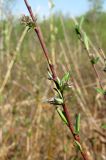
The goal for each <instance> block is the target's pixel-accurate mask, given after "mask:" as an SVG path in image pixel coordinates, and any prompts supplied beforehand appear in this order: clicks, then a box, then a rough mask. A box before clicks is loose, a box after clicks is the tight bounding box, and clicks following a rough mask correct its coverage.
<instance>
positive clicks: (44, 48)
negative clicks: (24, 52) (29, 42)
mask: <svg viewBox="0 0 106 160" xmlns="http://www.w3.org/2000/svg"><path fill="white" fill-rule="evenodd" d="M24 2H25V4H26V7H27V9H28V11H29V13H30V16H31V18H32V21H33V22H34V23H35V25H36V27H35V28H34V30H35V32H36V34H37V36H38V39H39V42H40V44H41V47H42V50H43V52H44V55H45V58H46V60H47V63H48V65H49V68H50V70H51V73H52V77H53V80H54V81H56V80H57V75H56V71H55V68H54V66H53V64H52V63H51V61H50V59H49V53H48V50H47V48H46V45H45V42H44V39H43V36H42V32H41V30H40V27H39V26H38V25H37V24H36V20H35V17H34V14H33V12H32V9H31V6H30V5H29V4H28V1H27V0H24ZM62 107H63V110H64V113H65V117H66V119H67V122H68V127H69V129H70V131H71V133H72V135H73V138H74V140H75V141H77V142H78V143H79V145H81V142H80V137H79V135H78V134H75V133H74V127H73V124H72V119H71V116H70V113H69V111H68V109H67V106H66V104H65V103H64V104H63V105H62ZM80 152H81V155H82V157H83V160H88V156H87V154H86V153H85V152H84V151H83V150H80Z"/></svg>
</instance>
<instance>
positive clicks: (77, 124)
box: [75, 113, 81, 134]
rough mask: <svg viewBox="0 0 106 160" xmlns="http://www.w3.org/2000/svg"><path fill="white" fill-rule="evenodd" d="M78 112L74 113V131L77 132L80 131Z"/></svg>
mask: <svg viewBox="0 0 106 160" xmlns="http://www.w3.org/2000/svg"><path fill="white" fill-rule="evenodd" d="M80 117H81V116H80V113H79V114H77V115H76V124H75V133H76V134H79V131H80Z"/></svg>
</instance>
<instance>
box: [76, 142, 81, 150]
mask: <svg viewBox="0 0 106 160" xmlns="http://www.w3.org/2000/svg"><path fill="white" fill-rule="evenodd" d="M75 144H76V145H77V147H78V149H79V150H80V151H82V147H81V145H80V143H79V142H78V141H76V140H75Z"/></svg>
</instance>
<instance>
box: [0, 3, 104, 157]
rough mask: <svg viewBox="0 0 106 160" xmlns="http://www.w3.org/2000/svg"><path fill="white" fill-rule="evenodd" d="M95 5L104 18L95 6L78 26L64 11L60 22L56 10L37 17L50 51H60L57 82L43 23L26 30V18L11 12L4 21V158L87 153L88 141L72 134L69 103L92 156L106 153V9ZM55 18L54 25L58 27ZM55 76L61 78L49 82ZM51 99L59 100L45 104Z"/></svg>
mask: <svg viewBox="0 0 106 160" xmlns="http://www.w3.org/2000/svg"><path fill="white" fill-rule="evenodd" d="M95 2H96V1H95ZM90 3H91V2H90ZM92 3H94V1H92ZM92 6H93V5H92ZM5 7H6V6H5ZM52 7H54V4H53V6H52ZM92 8H96V6H95V5H94V6H93V7H92ZM95 10H96V15H97V18H96V19H93V17H92V16H91V14H92V15H94V12H91V11H92V10H90V11H89V12H88V13H86V14H85V15H83V16H80V17H77V18H76V19H77V21H78V26H75V24H74V21H73V19H71V18H69V17H67V16H64V15H62V14H61V13H55V14H54V15H52V17H53V19H52V21H51V17H49V18H48V19H44V20H42V21H39V20H37V23H38V24H39V25H40V27H41V30H42V33H43V37H44V38H45V39H44V41H45V43H46V45H47V48H48V51H49V57H50V59H52V58H53V57H54V62H55V68H56V70H57V74H58V77H60V78H58V79H57V81H54V80H53V77H52V76H53V75H52V74H51V72H50V71H49V70H48V75H47V69H48V65H47V64H46V61H45V59H44V57H43V55H42V49H41V47H40V43H39V41H38V38H37V37H36V36H35V35H34V32H33V29H35V26H34V25H33V24H32V23H28V25H27V26H28V27H29V29H28V28H27V29H26V30H25V26H24V25H22V24H21V20H18V19H16V18H15V17H11V15H10V16H8V17H6V18H5V19H2V20H1V21H0V29H1V33H0V42H1V45H0V75H1V77H0V144H2V145H1V146H0V159H1V160H2V159H3V160H9V159H11V160H19V159H21V160H24V159H31V160H33V159H36V160H43V159H48V160H50V159H53V160H54V159H56V160H61V159H64V160H81V157H80V156H81V155H80V154H79V150H80V151H82V146H81V145H80V143H79V142H78V141H76V140H75V146H76V148H78V149H76V150H75V148H74V147H73V140H72V135H70V132H69V130H68V129H66V125H68V122H67V119H66V115H65V113H64V111H63V110H62V108H61V107H60V105H63V104H64V102H65V103H66V104H67V106H68V109H69V112H70V115H71V116H72V120H73V124H74V133H75V136H76V135H80V137H81V140H83V145H84V147H85V149H86V150H87V151H88V154H89V157H90V159H91V160H94V159H96V160H103V159H104V158H105V156H106V155H105V151H104V148H105V139H106V135H105V133H104V131H105V130H106V123H105V122H106V116H105V113H106V101H105V99H106V98H105V99H104V97H105V94H106V91H105V90H106V72H105V67H106V60H105V58H104V57H105V55H106V45H105V43H106V42H105V41H106V33H105V28H106V13H105V12H103V11H102V3H101V1H98V6H97V8H96V9H95ZM98 13H99V14H98ZM82 17H84V19H83V18H82ZM51 23H52V25H53V28H54V30H51V27H50V25H51ZM30 24H31V26H29V25H30ZM79 24H80V25H79ZM32 27H33V29H32V30H31V29H30V28H32ZM82 30H83V31H84V32H83V33H84V34H82ZM76 32H77V34H76ZM85 33H86V34H85ZM51 35H52V38H51ZM53 36H54V38H53ZM80 38H81V39H80ZM80 40H81V41H80ZM82 42H83V43H82ZM91 42H92V44H93V47H92V45H91ZM51 44H52V45H51ZM88 50H89V53H90V55H95V56H94V57H93V58H92V59H91V60H89V59H88V56H87V54H86V51H88ZM52 51H53V53H55V55H54V54H52ZM92 65H96V67H97V71H98V72H99V73H100V80H101V83H102V86H103V89H101V87H100V85H99V82H98V80H97V77H96V76H95V73H94V71H93V68H92ZM57 68H58V69H57ZM67 71H69V72H67ZM47 78H48V79H49V80H52V81H54V83H55V85H53V83H51V82H50V81H48V80H47V81H46V79H47ZM54 87H55V88H54ZM70 87H71V89H70ZM52 88H54V91H53V90H52ZM65 89H68V92H66V91H64V90H65ZM51 90H52V91H51ZM54 92H55V93H56V94H55V96H54ZM63 92H64V96H63ZM103 95H104V97H103ZM51 97H53V98H51ZM47 98H48V99H47ZM49 98H50V99H49ZM45 99H47V100H46V102H49V103H50V104H54V105H55V106H53V107H52V106H51V105H49V104H47V103H44V102H45ZM57 106H59V107H57ZM55 109H56V110H57V112H55ZM57 113H58V114H59V116H60V117H59V116H58V114H57ZM79 113H81V114H79ZM75 115H76V116H75ZM80 115H81V117H80ZM60 118H61V119H62V120H63V122H64V123H62V122H61V119H60ZM80 119H81V120H80ZM63 124H65V125H64V126H63Z"/></svg>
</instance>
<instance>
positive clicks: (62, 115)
mask: <svg viewBox="0 0 106 160" xmlns="http://www.w3.org/2000/svg"><path fill="white" fill-rule="evenodd" d="M57 112H58V114H59V116H60V117H61V119H62V121H63V122H64V123H65V124H66V125H68V122H67V119H66V117H65V115H64V112H62V110H61V109H60V108H57Z"/></svg>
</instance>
